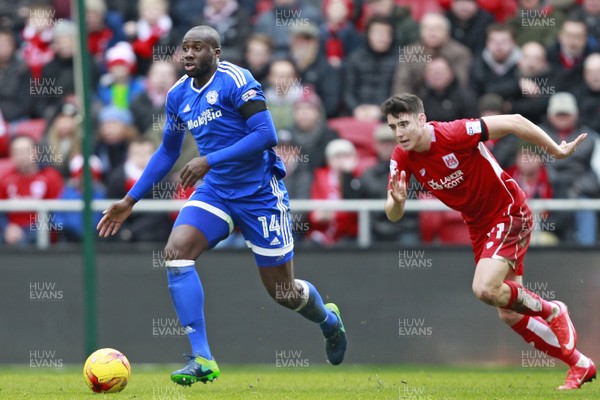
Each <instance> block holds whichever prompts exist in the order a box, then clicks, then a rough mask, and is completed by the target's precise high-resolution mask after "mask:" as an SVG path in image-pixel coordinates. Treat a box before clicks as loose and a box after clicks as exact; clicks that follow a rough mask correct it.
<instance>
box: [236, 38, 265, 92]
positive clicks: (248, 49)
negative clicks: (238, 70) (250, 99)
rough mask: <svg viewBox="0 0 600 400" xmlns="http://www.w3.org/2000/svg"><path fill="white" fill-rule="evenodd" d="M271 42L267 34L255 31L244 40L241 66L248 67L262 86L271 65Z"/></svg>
mask: <svg viewBox="0 0 600 400" xmlns="http://www.w3.org/2000/svg"><path fill="white" fill-rule="evenodd" d="M272 55H273V42H272V41H271V38H270V37H269V36H267V35H264V34H261V33H255V34H253V35H252V36H250V38H249V39H248V41H247V42H246V46H245V48H244V59H243V60H242V62H241V64H240V65H241V66H242V67H244V68H246V69H248V70H249V71H250V72H251V73H252V76H254V78H256V80H257V81H258V82H260V84H261V85H262V86H263V87H264V86H266V85H267V76H268V75H269V68H270V67H271V56H272Z"/></svg>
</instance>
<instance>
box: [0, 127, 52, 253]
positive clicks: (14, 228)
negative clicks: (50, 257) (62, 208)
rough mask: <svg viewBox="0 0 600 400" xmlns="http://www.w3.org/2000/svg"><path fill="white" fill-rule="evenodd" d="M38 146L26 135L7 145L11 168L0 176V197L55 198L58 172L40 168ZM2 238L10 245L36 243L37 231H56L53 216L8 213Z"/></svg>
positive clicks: (16, 198) (31, 213)
mask: <svg viewBox="0 0 600 400" xmlns="http://www.w3.org/2000/svg"><path fill="white" fill-rule="evenodd" d="M38 157H39V155H38V153H37V147H36V144H35V142H34V141H33V139H32V138H30V137H28V136H17V137H15V138H14V139H13V140H12V142H11V145H10V158H11V159H12V161H13V164H14V169H13V170H11V171H10V172H9V173H7V174H6V175H5V176H3V177H2V178H0V199H9V200H11V199H12V200H21V199H34V200H40V199H56V198H57V197H58V195H59V194H60V191H61V190H62V187H63V180H62V178H61V176H60V173H59V172H58V171H56V170H55V169H54V168H51V167H48V168H44V169H40V168H39V166H38V163H37V160H38ZM2 225H3V226H2V227H1V228H2V240H3V241H4V243H6V244H9V245H24V244H29V243H35V241H36V237H37V232H38V231H39V230H42V229H44V230H50V231H55V230H56V229H57V228H58V226H57V225H56V223H55V221H54V220H53V219H52V217H49V218H47V220H42V219H38V218H37V214H36V213H33V212H26V211H25V212H21V211H19V212H8V213H7V214H6V218H5V223H4V224H2Z"/></svg>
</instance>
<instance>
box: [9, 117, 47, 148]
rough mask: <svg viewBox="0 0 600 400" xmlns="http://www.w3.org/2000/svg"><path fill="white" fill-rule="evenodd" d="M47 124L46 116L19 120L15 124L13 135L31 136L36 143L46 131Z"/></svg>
mask: <svg viewBox="0 0 600 400" xmlns="http://www.w3.org/2000/svg"><path fill="white" fill-rule="evenodd" d="M46 125H47V122H46V120H45V119H44V118H38V119H30V120H27V121H23V122H19V123H17V124H15V125H14V127H13V135H12V136H30V137H31V138H32V139H33V140H35V142H36V143H39V142H40V141H41V140H42V137H43V136H44V132H45V131H46Z"/></svg>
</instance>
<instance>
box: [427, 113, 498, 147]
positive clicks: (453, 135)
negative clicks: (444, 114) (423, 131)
mask: <svg viewBox="0 0 600 400" xmlns="http://www.w3.org/2000/svg"><path fill="white" fill-rule="evenodd" d="M437 128H438V129H439V130H441V131H442V132H443V133H444V137H445V138H447V140H448V141H449V144H450V146H451V147H452V148H454V149H456V150H467V149H470V148H474V147H477V146H479V142H485V141H486V140H488V136H489V135H488V130H487V126H486V124H485V122H483V120H482V119H481V118H479V119H458V120H455V121H451V122H442V123H439V125H438V126H437Z"/></svg>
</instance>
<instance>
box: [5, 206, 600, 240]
mask: <svg viewBox="0 0 600 400" xmlns="http://www.w3.org/2000/svg"><path fill="white" fill-rule="evenodd" d="M114 201H116V200H94V201H93V202H92V209H93V210H94V211H103V210H105V209H106V208H108V207H109V206H110V205H111V204H112V203H113V202H114ZM184 202H185V200H171V199H169V200H149V199H148V200H143V201H140V202H139V203H138V204H136V206H135V208H134V212H137V213H139V212H173V211H179V209H180V208H181V206H182V205H183V203H184ZM527 203H528V204H529V207H530V208H531V210H532V212H533V213H534V221H539V220H540V215H541V213H542V212H544V211H579V210H595V211H600V199H550V200H539V199H537V200H529V201H528V202H527ZM384 204H385V200H298V199H296V200H294V199H292V200H291V201H290V206H291V209H292V211H293V212H308V211H313V210H331V211H356V212H358V238H357V242H358V246H359V247H363V248H365V247H369V246H370V245H371V241H372V240H371V230H370V218H371V212H374V211H383V206H384ZM82 210H83V201H82V200H31V199H19V200H0V213H6V212H11V211H28V212H35V213H36V219H35V221H46V222H47V221H52V218H51V217H50V215H51V213H52V212H55V211H73V212H81V211H82ZM445 210H449V208H448V207H446V206H445V205H444V204H442V203H441V202H440V201H439V200H429V199H428V200H409V201H407V203H406V212H419V211H445ZM36 232H37V247H38V248H40V249H44V248H48V247H49V246H50V229H37V231H36Z"/></svg>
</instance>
